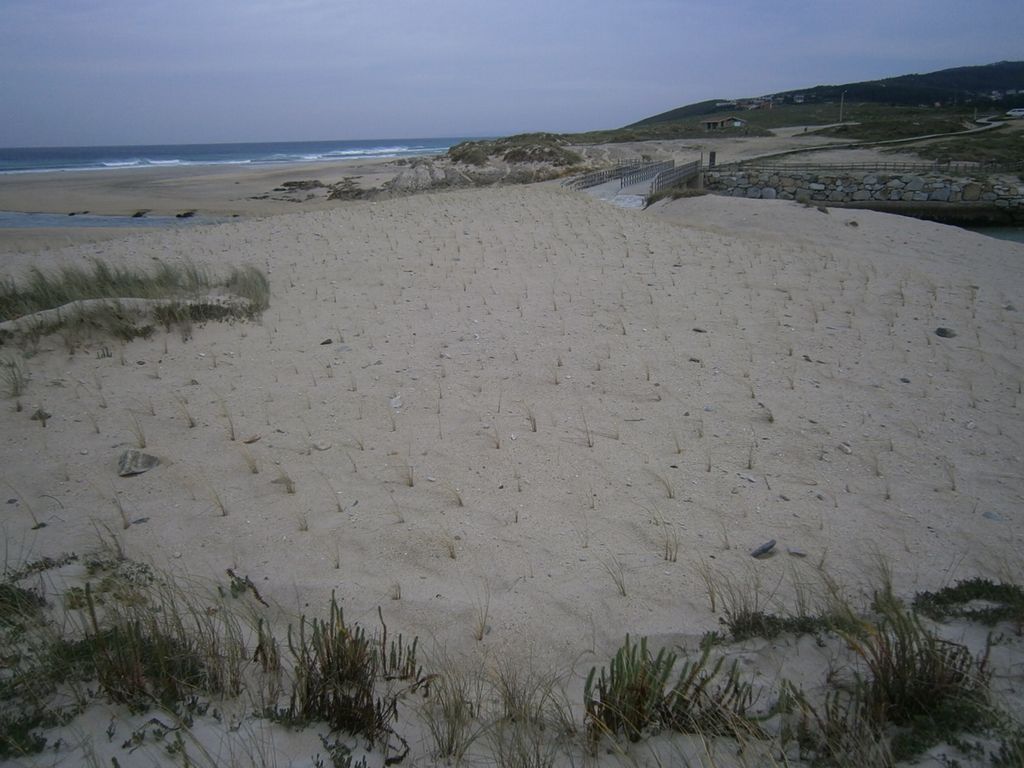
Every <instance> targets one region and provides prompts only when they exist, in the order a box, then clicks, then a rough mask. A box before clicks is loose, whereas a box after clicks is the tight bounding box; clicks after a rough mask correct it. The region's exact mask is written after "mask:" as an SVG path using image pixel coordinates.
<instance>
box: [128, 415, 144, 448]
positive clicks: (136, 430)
mask: <svg viewBox="0 0 1024 768" xmlns="http://www.w3.org/2000/svg"><path fill="white" fill-rule="evenodd" d="M128 428H129V429H130V430H131V432H132V435H134V436H135V445H136V446H137V447H139V448H145V447H146V431H145V430H144V429H143V428H142V422H141V421H139V417H138V415H137V414H135V413H131V412H129V416H128Z"/></svg>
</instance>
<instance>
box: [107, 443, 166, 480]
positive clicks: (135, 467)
mask: <svg viewBox="0 0 1024 768" xmlns="http://www.w3.org/2000/svg"><path fill="white" fill-rule="evenodd" d="M159 463H160V459H158V458H157V457H156V456H150V455H149V454H148V453H143V452H142V451H140V450H138V449H137V448H129V449H128V450H127V451H125V452H124V453H122V454H121V458H120V459H118V460H117V474H119V475H120V476H121V477H128V476H129V475H141V474H142V473H143V472H148V471H149V470H151V469H152V468H153V467H155V466H157V465H158V464H159Z"/></svg>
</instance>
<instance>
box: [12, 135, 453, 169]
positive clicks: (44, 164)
mask: <svg viewBox="0 0 1024 768" xmlns="http://www.w3.org/2000/svg"><path fill="white" fill-rule="evenodd" d="M465 140H466V139H465V138H462V137H444V138H433V139H360V140H356V141H350V140H338V141H273V142H264V143H245V144H154V145H149V146H124V147H21V148H17V147H16V148H7V149H4V148H0V173H41V172H45V171H94V170H111V169H118V168H122V169H131V168H154V167H157V168H158V167H169V166H187V165H257V164H259V165H272V164H281V163H310V162H319V161H329V160H358V159H381V158H401V157H416V156H419V155H437V154H441V153H443V152H445V151H447V150H448V148H449V147H451V146H453V145H455V144H458V143H459V142H460V141H465Z"/></svg>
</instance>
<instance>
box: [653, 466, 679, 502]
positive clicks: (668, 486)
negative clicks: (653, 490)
mask: <svg viewBox="0 0 1024 768" xmlns="http://www.w3.org/2000/svg"><path fill="white" fill-rule="evenodd" d="M648 472H650V473H651V477H653V478H654V479H655V480H657V481H658V484H659V485H661V487H662V488H664V489H665V495H666V496H668V498H670V499H674V498H675V497H676V491H675V489H674V488H673V487H672V483H671V482H669V480H668V478H666V477H665V476H664V475H662V474H659V473H658V472H655V471H654V470H653V469H649V470H648Z"/></svg>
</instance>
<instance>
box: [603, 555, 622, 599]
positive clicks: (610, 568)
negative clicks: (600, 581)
mask: <svg viewBox="0 0 1024 768" xmlns="http://www.w3.org/2000/svg"><path fill="white" fill-rule="evenodd" d="M601 565H602V566H603V567H604V569H605V570H606V571H607V572H608V575H609V576H611V577H612V581H613V582H614V584H615V589H616V590H617V591H618V593H619V595H620V596H622V597H625V596H626V569H625V567H624V566H623V565H622V562H621V561H620V560H619V559H618V558H617V557H615V555H611V556H609V557H608V559H606V560H602V561H601Z"/></svg>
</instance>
